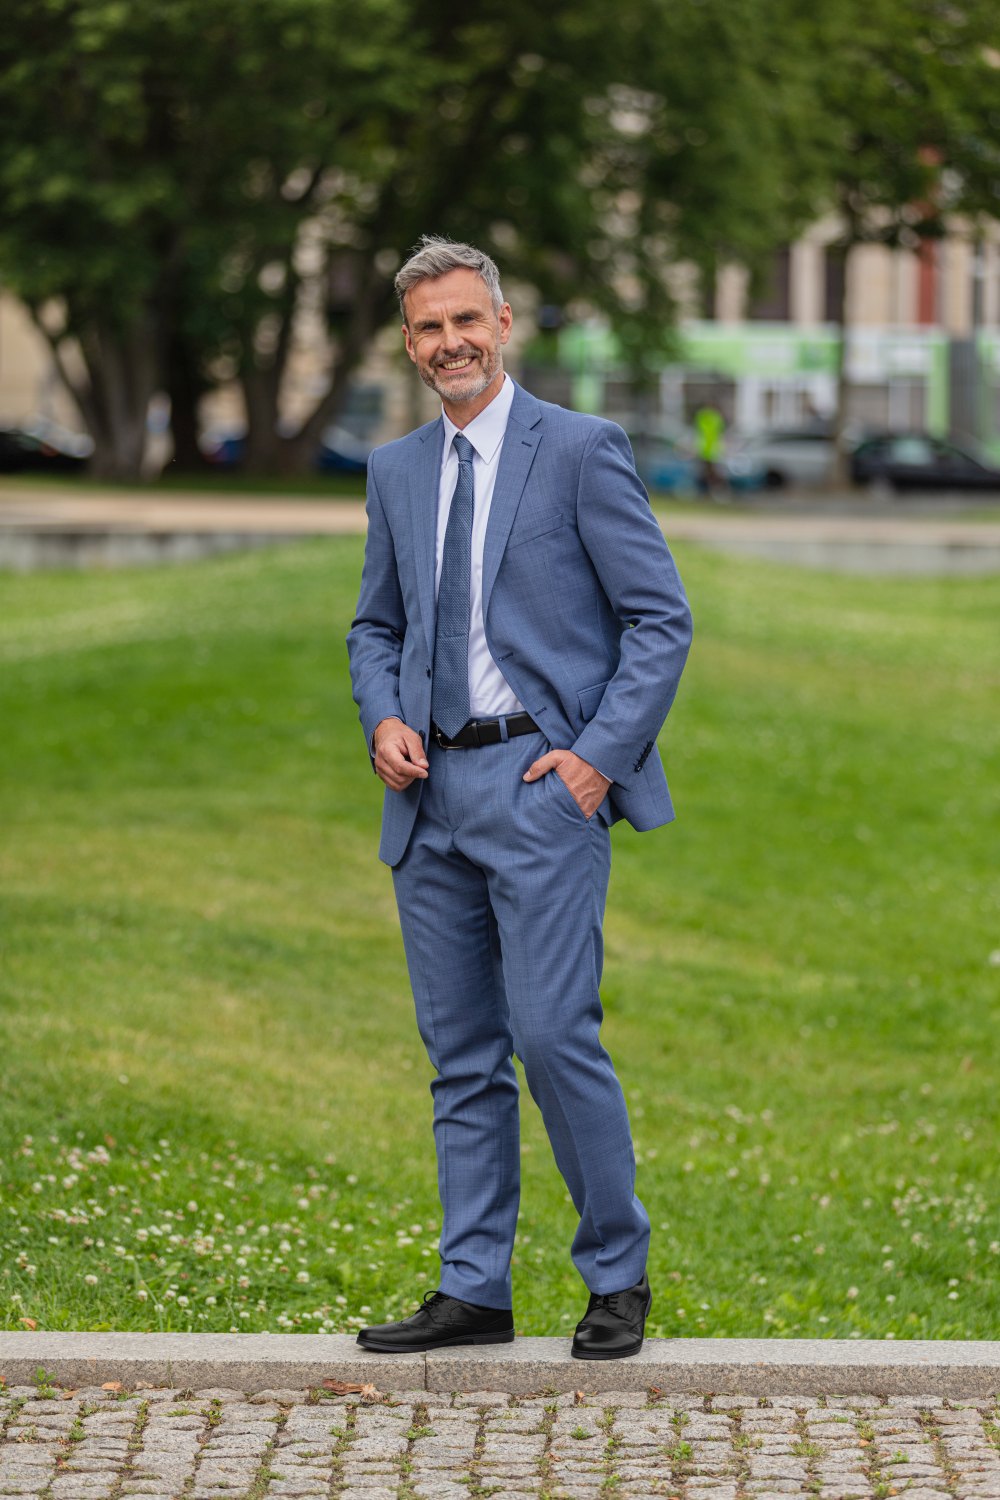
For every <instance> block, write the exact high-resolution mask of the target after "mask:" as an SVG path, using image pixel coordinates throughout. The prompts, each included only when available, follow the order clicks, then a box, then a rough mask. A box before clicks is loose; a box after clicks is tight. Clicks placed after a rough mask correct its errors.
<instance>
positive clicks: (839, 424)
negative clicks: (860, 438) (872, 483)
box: [827, 241, 851, 490]
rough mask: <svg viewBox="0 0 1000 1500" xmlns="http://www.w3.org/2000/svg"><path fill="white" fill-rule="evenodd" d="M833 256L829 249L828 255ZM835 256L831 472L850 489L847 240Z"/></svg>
mask: <svg viewBox="0 0 1000 1500" xmlns="http://www.w3.org/2000/svg"><path fill="white" fill-rule="evenodd" d="M831 253H833V252H832V250H828V251H827V254H828V255H829V254H831ZM836 253H837V254H839V255H840V256H841V258H842V269H841V274H840V276H839V278H838V279H837V286H838V291H837V299H836V306H835V308H834V310H833V311H834V322H835V323H836V325H837V331H838V335H839V336H838V339H837V401H836V408H835V411H834V418H833V469H832V473H831V480H832V483H833V487H834V489H836V490H844V489H848V488H850V484H851V462H850V453H849V451H848V445H847V438H846V430H847V424H848V410H847V403H848V398H849V394H850V381H849V379H848V356H849V353H850V349H849V342H850V323H849V321H848V314H847V308H848V301H847V277H848V273H849V270H850V262H851V244H850V241H848V242H847V243H845V244H844V245H843V246H838V247H837V249H836Z"/></svg>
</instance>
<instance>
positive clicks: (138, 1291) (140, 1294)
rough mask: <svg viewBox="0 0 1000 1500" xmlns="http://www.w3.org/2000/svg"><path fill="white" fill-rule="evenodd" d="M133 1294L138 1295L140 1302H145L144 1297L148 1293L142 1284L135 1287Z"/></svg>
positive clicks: (146, 1296) (145, 1297)
mask: <svg viewBox="0 0 1000 1500" xmlns="http://www.w3.org/2000/svg"><path fill="white" fill-rule="evenodd" d="M135 1295H136V1296H137V1297H138V1299H139V1301H140V1302H145V1301H146V1299H147V1298H148V1297H149V1293H148V1292H147V1291H146V1288H145V1287H144V1286H140V1287H138V1288H137V1289H136V1294H135Z"/></svg>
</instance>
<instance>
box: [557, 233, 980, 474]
mask: <svg viewBox="0 0 1000 1500" xmlns="http://www.w3.org/2000/svg"><path fill="white" fill-rule="evenodd" d="M836 238H837V224H836V221H835V220H832V219H831V220H827V221H824V222H821V223H818V224H816V225H815V226H814V227H813V228H812V229H810V231H809V232H808V233H807V234H805V235H804V236H803V237H802V238H801V239H800V240H798V241H797V242H796V243H795V244H793V245H789V246H786V247H784V248H783V249H781V250H779V251H778V252H777V253H776V254H775V256H774V258H773V263H772V265H771V268H770V274H769V275H768V276H767V277H766V278H765V285H764V287H763V290H762V291H761V292H759V293H758V294H757V295H756V296H754V295H752V294H751V289H750V284H749V278H748V276H747V273H746V271H745V270H744V269H742V268H741V267H738V266H728V267H725V268H724V269H723V270H722V271H721V272H720V273H719V275H718V276H717V278H716V281H715V285H714V287H713V288H712V289H711V291H710V294H709V296H708V298H707V299H704V298H699V295H698V291H697V287H696V282H695V278H694V277H692V276H688V277H686V278H685V277H683V276H678V279H677V285H676V292H677V296H678V300H679V302H680V305H681V308H682V312H683V313H684V316H683V319H682V324H681V333H682V341H681V342H682V349H681V356H680V358H679V359H678V360H677V361H676V362H674V363H669V364H665V365H664V367H663V369H662V371H661V374H660V381H659V390H658V391H657V392H654V393H651V394H650V393H647V394H646V395H645V396H644V397H643V398H642V400H643V407H642V409H639V407H638V405H637V401H638V398H637V396H636V394H635V390H634V386H633V383H632V382H631V381H630V380H629V378H628V371H627V370H625V369H624V368H622V366H621V364H620V361H619V360H618V357H617V350H616V346H615V341H614V339H613V338H612V337H611V336H610V334H609V333H608V332H607V330H606V329H604V328H602V327H600V326H598V325H596V324H591V325H577V326H574V327H569V328H567V329H565V330H564V331H563V332H561V333H560V334H559V335H558V350H557V354H556V357H555V359H554V360H553V359H551V358H548V359H546V358H543V359H542V360H541V361H540V365H539V368H538V369H537V370H532V371H530V372H529V377H530V378H532V379H533V380H534V382H535V384H536V385H537V386H538V387H541V386H544V387H545V388H546V389H545V394H547V395H549V396H550V397H551V399H554V400H560V399H562V400H564V401H566V402H567V403H568V404H572V405H575V406H583V407H587V408H588V409H591V410H598V411H602V412H603V413H604V414H605V415H607V416H611V417H613V418H614V419H615V420H617V421H620V422H622V424H623V425H624V426H626V427H628V428H629V429H630V430H632V429H635V428H636V426H637V425H638V426H640V427H645V428H647V429H648V428H649V427H650V426H653V427H654V428H658V429H659V430H660V431H662V432H663V433H664V434H665V435H667V434H669V433H670V432H671V431H676V430H678V429H680V428H682V427H685V426H687V425H689V424H690V420H691V417H692V415H693V413H694V412H695V411H696V410H697V409H698V408H699V407H701V406H704V405H705V404H711V405H713V406H716V407H718V408H719V410H721V411H722V412H723V414H724V415H725V417H726V420H727V423H728V424H729V425H730V426H731V427H735V428H737V429H739V430H741V431H744V432H755V431H760V430H762V429H767V428H783V429H788V428H796V427H801V426H807V425H810V424H815V423H816V422H817V421H822V420H824V419H827V418H829V417H830V416H831V415H832V413H833V411H834V409H835V404H836V390H837V360H838V352H839V343H840V326H839V322H838V319H839V317H840V314H841V309H842V308H843V311H844V313H845V314H846V323H847V328H848V338H847V375H848V380H849V393H848V412H847V416H848V420H849V422H850V424H851V426H852V427H854V428H855V429H856V430H858V431H861V430H879V431H882V430H893V431H906V430H913V429H918V428H922V429H927V430H929V431H931V432H933V433H935V434H937V435H939V436H945V435H947V434H949V433H950V434H951V435H953V436H955V437H971V438H975V439H978V440H979V441H981V442H983V443H984V444H985V445H986V446H988V447H1000V227H994V228H992V229H991V233H990V234H989V235H988V236H984V237H983V238H982V239H981V240H980V241H978V242H974V241H973V240H972V239H971V237H970V236H969V235H968V234H966V233H962V232H960V231H956V232H955V233H953V234H952V235H951V236H950V237H949V238H947V239H944V240H941V241H937V242H934V241H926V242H922V243H921V244H919V245H918V246H916V247H915V248H913V249H890V248H888V247H886V246H884V245H878V244H870V245H861V246H858V247H856V248H855V249H854V250H852V252H851V256H850V259H849V262H848V276H847V284H846V286H845V282H844V258H843V256H842V255H841V254H838V253H837V250H836Z"/></svg>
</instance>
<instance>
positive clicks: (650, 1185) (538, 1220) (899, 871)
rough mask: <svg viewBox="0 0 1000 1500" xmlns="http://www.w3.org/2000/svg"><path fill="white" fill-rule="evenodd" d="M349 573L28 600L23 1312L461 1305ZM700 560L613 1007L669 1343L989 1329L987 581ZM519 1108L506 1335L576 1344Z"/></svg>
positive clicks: (957, 1334) (0, 1194) (612, 1029)
mask: <svg viewBox="0 0 1000 1500" xmlns="http://www.w3.org/2000/svg"><path fill="white" fill-rule="evenodd" d="M361 553H362V543H361V541H360V539H344V540H336V541H329V542H327V541H323V542H309V543H305V544H302V545H297V546H294V547H288V548H279V549H275V550H274V551H269V552H256V553H250V554H246V555H240V556H235V557H229V558H225V559H223V560H213V561H209V562H202V563H198V564H193V565H190V566H183V567H173V568H165V569H162V570H136V571H132V572H120V573H113V574H106V575H99V574H92V575H75V574H49V575H41V576H37V577H30V578H12V577H9V576H8V577H5V578H3V580H2V585H0V588H2V597H3V606H2V619H0V658H2V674H0V724H2V741H0V744H2V756H3V760H2V764H3V787H2V807H0V816H2V823H0V827H2V837H0V877H2V890H3V898H2V902H3V910H2V913H0V923H2V926H0V942H2V977H3V998H2V1002H0V1003H2V1042H0V1323H2V1324H3V1325H4V1326H7V1327H14V1328H17V1327H21V1326H24V1322H23V1320H25V1319H30V1320H34V1321H35V1322H36V1323H37V1325H38V1327H39V1328H122V1329H125V1328H170V1329H187V1328H193V1329H204V1330H207V1329H222V1330H228V1329H230V1328H237V1329H247V1330H251V1329H272V1330H275V1331H277V1330H280V1329H286V1328H294V1329H299V1330H303V1331H320V1330H350V1329H352V1328H354V1327H356V1326H358V1324H360V1323H364V1322H369V1321H372V1320H381V1319H382V1318H384V1317H391V1316H394V1315H396V1314H399V1313H401V1312H403V1311H409V1310H410V1309H411V1308H412V1307H413V1306H414V1305H415V1303H416V1301H417V1300H418V1299H419V1297H420V1295H421V1293H422V1292H423V1290H425V1288H427V1287H433V1286H435V1285H436V1270H437V1257H436V1251H435V1248H434V1247H435V1239H436V1231H437V1229H438V1227H439V1222H440V1208H439V1204H438V1200H437V1190H436V1175H435V1169H434V1160H433V1149H432V1140H431V1130H430V1125H431V1099H430V1094H429V1087H428V1086H429V1083H430V1077H431V1071H430V1067H429V1064H428V1062H427V1059H426V1057H425V1055H424V1053H423V1049H422V1046H421V1043H420V1040H419V1038H418V1035H417V1031H416V1026H415V1023H414V1020H413V1015H412V1004H411V1000H410V997H409V990H408V985H407V979H406V972H405V967H404V963H403V955H402V948H401V944H400V940H399V936H398V931H397V925H396V917H395V908H394V903H393V897H392V885H391V878H390V875H389V872H388V870H386V868H385V867H384V866H382V865H380V864H379V863H378V861H377V859H376V854H375V849H376V842H377V822H378V805H379V796H378V792H379V786H378V784H377V782H376V781H375V778H374V777H373V776H372V774H371V771H370V769H369V764H368V759H367V756H366V754H365V748H364V744H363V740H362V736H361V732H360V729H359V728H358V726H357V721H356V717H355V710H354V705H353V703H352V702H351V700H350V690H349V685H348V675H347V660H346V652H345V649H344V645H343V638H344V634H345V631H346V629H347V626H348V624H349V621H350V617H351V613H352V608H353V602H354V598H355V595H356V588H357V582H358V577H359V573H360V565H361ZM677 553H678V559H679V562H680V565H681V569H682V572H683V574H684V577H685V579H686V581H687V584H688V588H689V592H690V594H691V599H692V604H693V608H694V612H695V620H696V631H695V646H694V650H693V654H692V658H691V662H690V666H689V669H688V672H687V674H686V676H685V679H684V683H683V685H682V688H681V692H680V695H679V698H678V701H677V704H676V707H675V710H674V712H673V714H672V716H671V719H670V721H669V725H668V728H667V731H666V734H665V736H664V740H663V749H664V753H665V757H666V762H667V766H668V771H669V774H670V777H671V783H672V787H673V790H674V793H675V798H676V802H677V806H678V812H679V817H678V821H677V822H676V823H675V824H674V825H672V826H671V827H670V828H668V829H664V830H661V831H659V832H657V833H654V834H647V835H643V836H641V837H640V836H638V835H636V834H634V833H633V832H632V831H631V830H630V829H628V828H626V827H624V826H622V825H619V826H618V827H617V828H616V830H615V833H614V840H613V842H614V847H615V863H614V870H613V874H612V886H611V898H610V906H609V914H608V923H607V966H606V973H605V986H604V997H605V1006H606V1012H607V1020H606V1025H605V1032H604V1035H605V1040H606V1042H607V1045H608V1046H609V1048H610V1050H611V1052H612V1055H613V1056H614V1058H615V1061H616V1064H617V1067H618V1070H619V1074H620V1076H621V1078H622V1081H623V1084H624V1087H625V1091H626V1094H627V1097H628V1100H629V1105H630V1108H631V1112H632V1117H633V1123H634V1129H635V1135H636V1145H637V1154H638V1157H639V1163H640V1165H639V1179H638V1181H639V1191H640V1193H641V1195H642V1197H643V1199H644V1201H645V1202H646V1204H647V1206H648V1208H649V1211H650V1216H651V1218H652V1221H653V1226H654V1234H653V1240H652V1247H651V1262H650V1274H651V1278H652V1282H653V1287H654V1295H655V1301H654V1306H653V1313H652V1318H651V1321H650V1325H649V1331H650V1332H651V1333H653V1334H660V1335H672V1336H677V1335H737V1334H738V1335H750V1336H767V1335H777V1334H798V1335H803V1336H805V1335H814V1336H815V1335H820V1336H822V1335H826V1336H831V1337H833V1336H838V1337H848V1336H860V1335H864V1336H877V1337H885V1336H894V1337H897V1338H909V1337H940V1338H991V1337H996V1336H997V1332H998V1327H1000V1275H998V1272H1000V1220H998V1212H997V1199H996V1183H997V1141H998V1130H997V1126H998V1108H997V1079H996V1059H997V1056H998V1027H997V1012H998V1006H997V980H998V978H1000V968H998V964H1000V882H998V866H997V859H996V855H997V847H996V842H997V841H996V832H997V823H996V814H997V802H998V788H1000V764H998V760H1000V755H998V749H997V743H998V741H997V725H996V705H997V685H998V677H1000V670H998V669H1000V649H998V646H1000V640H998V633H997V620H998V615H1000V579H983V580H980V579H968V580H950V581H941V582H933V581H926V580H921V581H911V580H891V579H846V578H837V577H833V576H827V575H823V574H817V573H812V572H806V571H795V570H792V569H786V568H781V567H778V566H772V565H768V564H764V563H751V562H747V561H744V560H739V559H735V558H728V557H723V556H717V555H714V554H708V553H703V552H700V551H698V550H696V549H694V548H688V547H678V548H677ZM523 1105H524V1107H523V1168H524V1184H523V1195H522V1216H521V1224H520V1234H519V1240H518V1245H517V1251H516V1263H515V1266H514V1284H515V1307H516V1316H517V1323H518V1327H519V1329H520V1330H521V1331H523V1332H525V1333H533V1334H556V1333H567V1332H568V1330H569V1329H570V1328H571V1327H572V1325H573V1324H574V1323H575V1322H576V1320H577V1318H578V1317H579V1316H580V1314H581V1313H582V1311H583V1308H584V1306H585V1298H586V1293H585V1290H584V1288H583V1286H582V1284H581V1282H580V1280H579V1278H578V1276H577V1274H576V1272H575V1270H574V1268H573V1266H572V1263H571V1261H570V1258H569V1253H568V1246H569V1243H570V1240H571V1237H572V1233H573V1229H574V1216H573V1212H572V1208H571V1206H570V1204H569V1202H568V1199H567V1195H566V1193H565V1190H564V1188H563V1185H562V1183H561V1180H560V1179H559V1177H558V1174H557V1173H556V1170H555V1167H554V1166H553V1163H552V1160H551V1156H550V1153H549V1149H548V1145H547V1141H546V1139H545V1136H544V1132H543V1130H542V1127H541V1123H540V1118H539V1116H538V1113H537V1110H536V1109H535V1106H534V1105H533V1104H532V1103H531V1101H530V1099H529V1097H528V1095H527V1092H526V1091H525V1092H524V1094H523Z"/></svg>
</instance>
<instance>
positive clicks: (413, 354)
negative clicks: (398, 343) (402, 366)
mask: <svg viewBox="0 0 1000 1500" xmlns="http://www.w3.org/2000/svg"><path fill="white" fill-rule="evenodd" d="M403 342H404V344H405V345H406V352H407V354H408V355H409V356H410V358H411V359H412V361H413V363H414V364H416V362H417V351H416V350H415V349H414V347H413V340H412V339H411V338H410V325H409V323H404V324H403Z"/></svg>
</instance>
